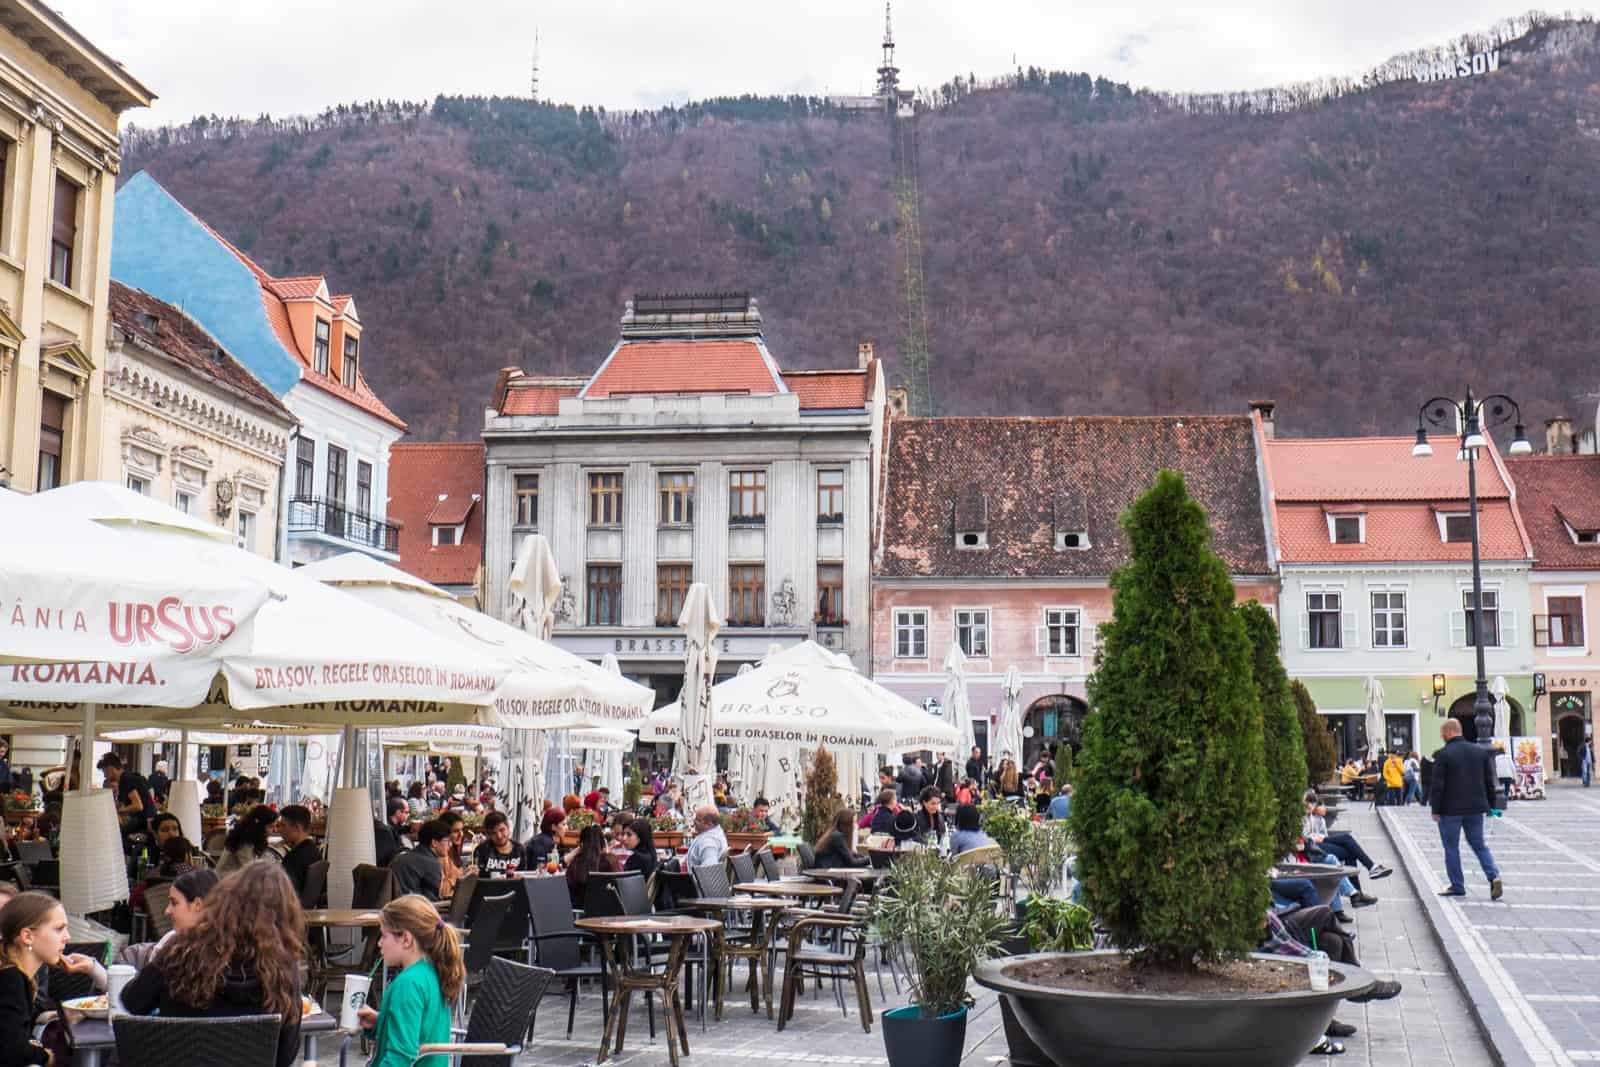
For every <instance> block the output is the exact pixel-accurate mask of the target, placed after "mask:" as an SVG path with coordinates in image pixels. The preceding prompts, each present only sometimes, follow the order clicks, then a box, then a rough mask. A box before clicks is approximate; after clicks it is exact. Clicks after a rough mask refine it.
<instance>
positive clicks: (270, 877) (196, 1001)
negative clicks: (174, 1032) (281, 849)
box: [122, 812, 304, 1067]
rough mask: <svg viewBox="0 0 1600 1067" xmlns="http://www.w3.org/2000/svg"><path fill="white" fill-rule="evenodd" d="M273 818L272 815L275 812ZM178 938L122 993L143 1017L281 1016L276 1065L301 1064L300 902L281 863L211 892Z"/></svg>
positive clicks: (256, 866)
mask: <svg viewBox="0 0 1600 1067" xmlns="http://www.w3.org/2000/svg"><path fill="white" fill-rule="evenodd" d="M269 814H270V812H269ZM206 896H207V901H206V905H205V908H204V910H203V911H202V912H201V914H200V917H199V920H198V921H197V922H196V923H195V924H194V925H193V926H191V927H190V928H189V929H188V930H186V931H183V932H182V933H179V934H177V935H176V936H175V937H173V939H172V940H171V942H169V943H168V945H167V947H166V948H164V949H162V950H161V951H160V952H159V953H157V954H156V955H155V957H154V958H153V959H151V960H150V963H149V965H148V966H146V967H145V968H144V969H143V970H141V971H140V972H139V973H138V974H137V975H135V976H134V978H133V980H132V981H131V982H129V983H128V984H127V986H126V987H125V988H124V989H123V991H122V1003H123V1006H124V1007H125V1008H127V1009H128V1011H130V1012H132V1013H133V1014H135V1015H150V1014H153V1013H155V1012H157V1011H159V1012H160V1013H161V1014H162V1015H164V1016H168V1017H171V1016H179V1017H190V1018H193V1017H210V1018H216V1017H222V1016H229V1015H280V1016H282V1017H283V1026H282V1029H281V1030H280V1031H279V1033H278V1055H277V1057H276V1060H275V1063H276V1067H291V1065H293V1064H294V1063H296V1062H298V1061H299V1059H300V959H301V956H302V955H303V948H304V946H303V944H302V941H301V930H302V929H303V925H304V924H303V920H302V919H301V915H300V901H299V899H298V897H297V896H296V895H295V891H294V886H293V885H291V884H290V882H289V877H288V875H286V874H284V873H283V868H282V867H280V866H279V865H278V864H276V863H252V864H250V865H249V866H248V867H245V868H244V869H243V870H241V871H239V872H238V873H236V874H233V875H230V876H229V877H228V878H226V879H224V880H223V882H222V884H221V885H219V886H217V888H216V889H215V890H214V891H213V892H211V893H208V894H206Z"/></svg>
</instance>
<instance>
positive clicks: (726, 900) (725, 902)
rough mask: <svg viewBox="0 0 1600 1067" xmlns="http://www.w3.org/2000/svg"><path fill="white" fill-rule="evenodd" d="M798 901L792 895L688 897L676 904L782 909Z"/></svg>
mask: <svg viewBox="0 0 1600 1067" xmlns="http://www.w3.org/2000/svg"><path fill="white" fill-rule="evenodd" d="M799 903H800V901H798V900H796V899H795V898H793V897H787V898H785V897H752V896H744V897H688V898H686V899H684V900H680V901H678V906H679V907H683V908H704V909H705V910H707V911H782V910H783V909H785V908H792V907H794V906H795V905H796V904H799Z"/></svg>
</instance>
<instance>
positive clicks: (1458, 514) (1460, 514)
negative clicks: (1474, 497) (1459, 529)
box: [1433, 511, 1472, 545]
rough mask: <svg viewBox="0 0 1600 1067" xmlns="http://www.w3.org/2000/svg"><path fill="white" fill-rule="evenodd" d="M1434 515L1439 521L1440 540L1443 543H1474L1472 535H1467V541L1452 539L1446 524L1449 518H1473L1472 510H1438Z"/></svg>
mask: <svg viewBox="0 0 1600 1067" xmlns="http://www.w3.org/2000/svg"><path fill="white" fill-rule="evenodd" d="M1433 517H1434V518H1435V519H1436V520H1437V521H1438V523H1439V541H1440V543H1441V544H1446V545H1470V544H1471V543H1472V538H1471V536H1470V535H1469V536H1468V537H1467V539H1466V540H1465V541H1452V540H1450V538H1449V535H1448V534H1447V533H1446V530H1445V524H1446V521H1447V520H1449V519H1468V520H1470V519H1471V518H1472V512H1470V511H1436V512H1434V513H1433Z"/></svg>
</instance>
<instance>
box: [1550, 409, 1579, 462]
mask: <svg viewBox="0 0 1600 1067" xmlns="http://www.w3.org/2000/svg"><path fill="white" fill-rule="evenodd" d="M1544 450H1545V451H1546V452H1547V453H1549V454H1550V455H1552V456H1560V455H1565V454H1567V453H1569V452H1576V451H1577V450H1578V449H1577V445H1576V442H1574V440H1573V437H1572V420H1571V419H1569V418H1567V417H1566V416H1565V415H1557V416H1556V417H1555V418H1553V419H1545V420H1544Z"/></svg>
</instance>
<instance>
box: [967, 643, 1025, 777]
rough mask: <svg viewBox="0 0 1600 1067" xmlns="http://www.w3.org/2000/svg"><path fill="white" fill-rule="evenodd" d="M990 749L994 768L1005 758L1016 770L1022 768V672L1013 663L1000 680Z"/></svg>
mask: <svg viewBox="0 0 1600 1067" xmlns="http://www.w3.org/2000/svg"><path fill="white" fill-rule="evenodd" d="M992 748H993V751H992V752H991V753H990V755H991V757H992V758H993V761H994V765H995V766H997V767H998V766H999V765H1000V760H1002V759H1005V758H1010V759H1011V760H1013V761H1014V762H1015V763H1016V764H1017V766H1018V768H1020V767H1021V766H1022V672H1021V671H1020V670H1018V669H1017V665H1016V664H1015V663H1013V664H1012V665H1011V666H1009V667H1007V668H1006V673H1005V675H1004V677H1002V678H1001V679H1000V717H999V721H998V722H996V723H995V737H994V744H993V746H992ZM969 751H970V749H969Z"/></svg>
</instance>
